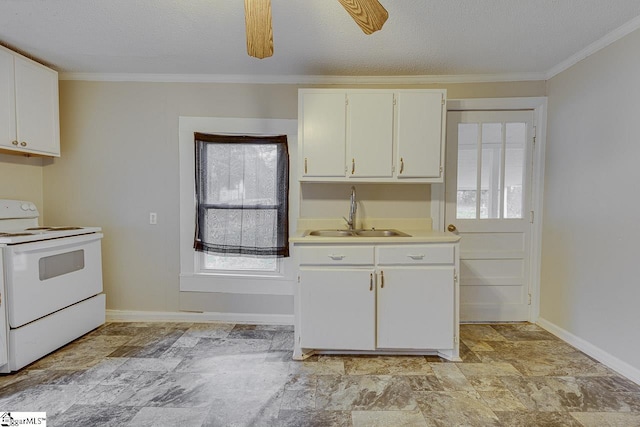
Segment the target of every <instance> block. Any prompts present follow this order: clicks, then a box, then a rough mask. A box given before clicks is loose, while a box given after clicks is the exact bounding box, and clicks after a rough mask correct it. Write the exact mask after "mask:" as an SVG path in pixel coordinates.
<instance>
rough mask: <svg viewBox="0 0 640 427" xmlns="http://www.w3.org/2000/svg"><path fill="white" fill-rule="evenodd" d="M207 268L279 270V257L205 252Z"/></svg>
mask: <svg viewBox="0 0 640 427" xmlns="http://www.w3.org/2000/svg"><path fill="white" fill-rule="evenodd" d="M203 256H204V263H203V268H204V269H205V270H236V271H242V270H251V271H278V259H277V258H258V257H246V256H233V255H212V254H203Z"/></svg>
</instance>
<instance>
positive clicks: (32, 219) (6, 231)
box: [0, 199, 102, 246]
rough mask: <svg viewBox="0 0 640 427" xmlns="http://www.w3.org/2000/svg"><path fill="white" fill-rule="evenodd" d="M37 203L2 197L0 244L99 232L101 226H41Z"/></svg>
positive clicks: (0, 203) (0, 205) (0, 207)
mask: <svg viewBox="0 0 640 427" xmlns="http://www.w3.org/2000/svg"><path fill="white" fill-rule="evenodd" d="M39 216H40V214H39V213H38V209H37V208H36V205H35V204H33V203H31V202H27V201H23V200H9V199H0V245H3V246H4V245H15V244H20V243H28V242H37V241H40V240H49V239H59V238H62V237H71V236H78V235H81V234H89V233H98V232H100V231H102V229H101V228H100V227H76V226H66V225H65V226H40V225H38V218H39Z"/></svg>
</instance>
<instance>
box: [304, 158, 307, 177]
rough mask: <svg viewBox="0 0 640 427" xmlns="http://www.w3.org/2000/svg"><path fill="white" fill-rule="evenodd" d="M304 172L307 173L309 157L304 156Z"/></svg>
mask: <svg viewBox="0 0 640 427" xmlns="http://www.w3.org/2000/svg"><path fill="white" fill-rule="evenodd" d="M304 173H305V174H306V173H307V158H306V157H305V158H304Z"/></svg>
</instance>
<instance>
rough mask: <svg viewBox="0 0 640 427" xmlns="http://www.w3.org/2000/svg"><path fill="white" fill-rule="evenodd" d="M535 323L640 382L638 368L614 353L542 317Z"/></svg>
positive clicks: (634, 380) (637, 382)
mask: <svg viewBox="0 0 640 427" xmlns="http://www.w3.org/2000/svg"><path fill="white" fill-rule="evenodd" d="M536 324H537V325H538V326H540V327H541V328H543V329H544V330H546V331H548V332H550V333H552V334H553V335H555V336H557V337H558V338H560V339H561V340H563V341H566V342H567V343H569V344H571V345H572V346H574V347H575V348H577V349H578V350H580V351H582V352H584V353H586V354H587V355H589V356H591V357H593V358H594V359H596V360H597V361H599V362H600V363H602V364H604V365H605V366H607V367H609V368H611V369H613V370H614V371H616V372H618V373H619V374H621V375H624V376H625V377H627V378H628V379H630V380H631V381H633V382H635V383H636V384H640V369H638V368H636V367H634V366H632V365H630V364H628V363H627V362H624V361H622V360H620V359H618V358H617V357H615V356H614V355H612V354H610V353H607V352H606V351H604V350H602V349H601V348H600V347H597V346H595V345H593V344H591V343H590V342H589V341H586V340H584V339H582V338H580V337H578V336H576V335H574V334H572V333H571V332H569V331H567V330H565V329H562V328H561V327H559V326H558V325H556V324H555V323H551V322H549V321H548V320H546V319H543V318H542V317H540V318H538V321H537V322H536Z"/></svg>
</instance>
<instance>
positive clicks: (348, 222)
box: [342, 217, 353, 227]
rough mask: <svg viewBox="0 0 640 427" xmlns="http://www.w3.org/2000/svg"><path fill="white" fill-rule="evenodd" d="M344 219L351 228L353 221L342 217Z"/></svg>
mask: <svg viewBox="0 0 640 427" xmlns="http://www.w3.org/2000/svg"><path fill="white" fill-rule="evenodd" d="M342 219H344V221H345V222H346V223H347V225H348V226H349V227H351V226H352V225H353V224H351V221H349V220H348V219H347V218H345V217H342Z"/></svg>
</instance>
